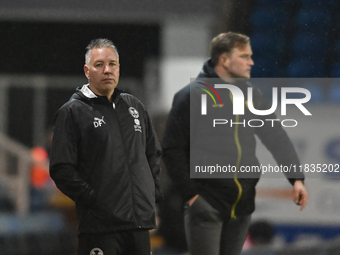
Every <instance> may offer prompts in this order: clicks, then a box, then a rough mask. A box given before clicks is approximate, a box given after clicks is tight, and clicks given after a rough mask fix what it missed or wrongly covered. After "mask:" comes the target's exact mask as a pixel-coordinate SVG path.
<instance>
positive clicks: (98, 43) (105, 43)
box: [85, 38, 119, 65]
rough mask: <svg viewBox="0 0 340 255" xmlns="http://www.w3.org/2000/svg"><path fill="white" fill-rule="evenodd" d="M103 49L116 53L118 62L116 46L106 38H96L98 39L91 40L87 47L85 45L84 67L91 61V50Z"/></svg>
mask: <svg viewBox="0 0 340 255" xmlns="http://www.w3.org/2000/svg"><path fill="white" fill-rule="evenodd" d="M103 48H111V49H113V50H114V51H115V52H116V54H117V58H118V60H119V54H118V50H117V48H116V46H115V45H114V44H113V42H112V41H110V40H109V39H106V38H98V39H94V40H92V41H91V42H90V43H89V45H87V47H86V53H85V65H88V64H89V63H90V61H91V51H92V50H93V49H103Z"/></svg>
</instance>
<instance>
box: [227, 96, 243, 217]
mask: <svg viewBox="0 0 340 255" xmlns="http://www.w3.org/2000/svg"><path fill="white" fill-rule="evenodd" d="M230 98H231V101H232V102H233V96H232V94H231V92H230ZM239 120H240V116H239V115H235V122H236V123H238V122H239ZM238 127H239V125H238V124H236V126H235V133H234V137H235V143H236V147H237V161H236V172H235V174H234V182H235V183H236V185H237V188H238V195H237V198H236V201H235V202H234V204H233V206H232V208H231V218H232V219H236V215H235V211H236V206H237V204H238V202H239V201H240V199H241V197H242V185H241V183H240V182H239V180H238V179H237V171H238V170H239V169H240V164H241V159H242V147H241V144H240V140H239V136H238Z"/></svg>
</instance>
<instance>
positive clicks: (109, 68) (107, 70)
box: [104, 65, 111, 73]
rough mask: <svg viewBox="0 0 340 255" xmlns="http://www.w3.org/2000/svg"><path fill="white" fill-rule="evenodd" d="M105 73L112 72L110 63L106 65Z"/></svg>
mask: <svg viewBox="0 0 340 255" xmlns="http://www.w3.org/2000/svg"><path fill="white" fill-rule="evenodd" d="M104 73H111V67H110V65H105V68H104Z"/></svg>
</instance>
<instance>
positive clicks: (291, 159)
mask: <svg viewBox="0 0 340 255" xmlns="http://www.w3.org/2000/svg"><path fill="white" fill-rule="evenodd" d="M207 78H208V79H207ZM209 78H214V83H215V84H226V82H225V81H223V80H222V79H220V78H219V77H218V75H217V74H216V73H215V71H214V68H213V66H212V65H211V64H210V61H207V62H205V63H204V66H203V69H202V70H201V72H200V74H199V76H198V77H197V79H196V81H194V82H192V83H191V84H189V85H188V86H186V87H184V88H183V89H181V90H180V91H179V92H177V93H176V95H175V96H174V100H173V105H172V109H171V111H170V113H169V117H168V120H167V125H166V129H165V133H164V138H163V142H162V147H163V160H164V163H165V166H166V168H167V171H168V174H169V176H170V177H171V179H172V181H173V183H174V185H176V186H177V188H178V190H179V191H180V193H181V194H182V198H183V200H184V201H188V200H189V199H190V198H192V197H193V196H195V195H196V194H199V195H201V196H202V197H204V198H205V199H206V200H207V201H208V202H209V203H210V204H211V205H212V206H213V207H215V208H216V209H218V210H219V211H220V212H221V213H222V215H224V216H225V217H226V218H229V217H233V218H234V217H236V216H238V215H250V214H251V213H252V212H253V211H254V210H255V186H256V184H257V182H258V180H259V177H260V173H255V174H254V173H252V174H251V178H249V177H250V176H249V174H247V173H237V174H236V175H234V174H231V175H230V176H229V178H210V179H208V178H204V179H203V178H197V179H193V178H192V179H190V145H191V146H192V148H191V150H192V151H194V153H192V155H196V159H198V160H201V161H202V165H204V164H205V160H208V161H209V160H210V161H209V162H214V160H215V159H217V160H219V159H222V160H223V164H224V165H229V164H230V165H231V166H235V167H238V168H239V167H240V166H259V165H260V164H259V161H258V159H257V157H256V155H255V149H256V139H255V135H257V136H258V137H259V138H260V140H261V142H262V143H263V144H264V145H265V146H266V147H267V149H268V150H269V151H270V152H271V153H272V155H273V157H274V158H275V160H276V162H277V163H278V165H283V166H290V164H292V165H296V166H298V165H299V164H300V162H299V159H298V157H297V154H296V151H295V149H294V147H293V145H292V143H291V141H290V139H289V137H288V136H287V134H286V132H285V131H284V130H283V128H282V127H281V125H280V123H279V124H278V123H276V124H275V125H274V127H272V126H271V125H272V123H271V122H268V121H265V119H277V117H276V115H275V114H271V115H268V116H255V115H254V114H252V113H251V112H250V111H249V109H248V108H247V105H246V103H245V114H244V115H233V112H232V109H233V104H232V97H231V96H229V95H228V94H227V95H224V97H223V100H224V101H223V108H218V107H217V108H213V111H215V112H217V111H221V110H223V114H226V115H223V118H224V119H227V120H228V121H231V120H233V121H234V122H238V123H247V121H248V120H249V119H262V120H263V121H264V123H265V125H264V126H263V127H260V128H259V127H250V126H248V125H242V124H236V125H235V124H234V125H233V126H232V127H231V126H227V125H218V127H216V128H215V129H214V131H213V132H205V131H206V130H208V131H211V130H212V129H211V126H212V118H213V117H212V116H211V115H210V114H207V116H204V117H202V116H199V118H197V119H195V118H196V117H197V116H193V112H190V86H194V87H196V86H197V85H199V83H197V81H199V82H202V81H203V82H205V83H209ZM210 85H211V86H212V87H214V84H210ZM237 86H238V87H239V88H240V89H241V90H242V92H243V94H244V95H245V98H247V88H248V87H249V86H251V85H250V84H248V83H247V82H240V83H238V84H237ZM192 91H195V92H197V94H198V93H202V91H201V90H199V89H196V90H195V89H194V90H192ZM191 93H193V92H191ZM221 93H229V90H223V91H222V90H219V94H221ZM195 96H197V97H198V96H199V95H195ZM199 98H200V97H199ZM191 103H192V105H191V107H192V108H195V109H200V105H196V106H195V107H193V105H194V104H195V102H193V101H192V102H191ZM253 103H254V107H255V109H258V110H267V109H269V108H270V106H271V104H269V102H268V101H267V100H266V99H265V98H264V97H263V96H262V94H261V93H260V91H259V90H258V89H256V88H255V87H254V88H253ZM226 109H230V110H228V111H226ZM197 112H198V114H199V115H200V112H199V111H197ZM190 118H191V121H192V123H194V127H191V130H190ZM244 121H245V122H244ZM256 124H258V123H256ZM190 132H194V135H193V133H191V139H192V140H191V143H190ZM197 137H199V139H196V138H197ZM196 140H199V144H198V143H197V144H196V143H195V141H196ZM211 141H218V143H216V144H217V145H219V146H220V147H218V146H210V147H209V143H211ZM205 145H207V146H205ZM211 147H213V148H214V149H216V150H215V151H209V152H208V151H207V150H208V149H211ZM221 152H223V154H221ZM206 155H209V157H212V155H213V158H210V159H208V158H207V156H206ZM215 163H216V162H215ZM286 177H287V178H288V180H289V181H290V183H291V184H294V182H295V181H296V180H302V181H303V180H304V175H303V174H302V173H290V174H286Z"/></svg>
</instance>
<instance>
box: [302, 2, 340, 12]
mask: <svg viewBox="0 0 340 255" xmlns="http://www.w3.org/2000/svg"><path fill="white" fill-rule="evenodd" d="M332 1H333V0H326V1H325V0H324V1H321V0H301V3H302V8H304V9H307V8H308V9H318V10H328V9H329V8H330V7H332V5H333V4H332ZM334 1H337V0H334Z"/></svg>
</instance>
